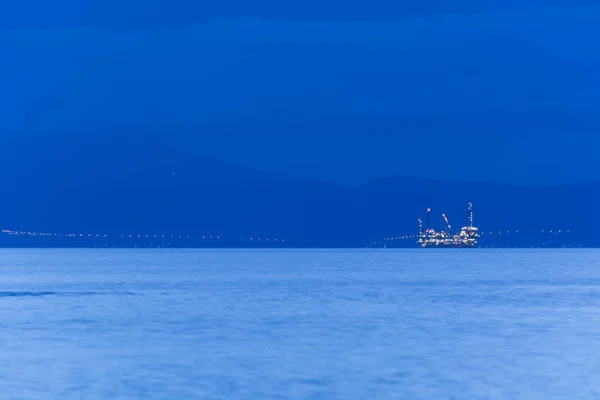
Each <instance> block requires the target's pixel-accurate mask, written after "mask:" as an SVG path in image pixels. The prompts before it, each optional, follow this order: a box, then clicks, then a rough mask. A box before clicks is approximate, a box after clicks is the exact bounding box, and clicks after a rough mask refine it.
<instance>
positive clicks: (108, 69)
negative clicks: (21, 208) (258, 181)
mask: <svg viewBox="0 0 600 400" xmlns="http://www.w3.org/2000/svg"><path fill="white" fill-rule="evenodd" d="M46 3H47V2H34V1H31V0H30V1H29V2H27V1H25V2H20V3H19V4H17V5H11V6H9V9H8V11H7V12H6V13H5V14H3V16H2V17H0V22H2V23H3V24H2V25H3V26H4V28H2V29H0V52H1V53H2V54H3V58H4V61H3V62H2V63H1V64H0V87H1V88H2V97H0V106H1V108H0V133H1V134H3V135H25V134H28V135H33V136H35V135H64V134H77V135H98V134H104V133H111V132H119V133H122V134H133V133H140V132H143V133H145V134H147V135H156V136H169V137H175V138H177V140H179V141H181V142H182V143H184V144H185V145H186V146H187V147H188V148H190V149H192V150H193V151H196V152H198V154H206V155H210V156H216V157H220V158H223V159H225V160H228V161H231V162H236V163H241V164H245V165H248V166H251V167H256V168H261V169H266V170H270V171H273V172H276V173H281V174H286V175H291V176H300V177H306V178H314V179H324V180H329V181H333V182H338V183H342V184H356V183H359V182H362V181H364V180H367V179H372V178H376V177H384V176H390V175H405V176H418V177H431V178H439V179H447V180H484V181H493V182H509V183H518V184H555V183H565V182H576V181H586V180H594V179H600V166H599V165H598V163H597V162H596V161H595V159H596V156H595V154H596V152H597V151H598V150H600V137H599V136H598V132H600V113H599V111H600V74H598V72H597V71H599V70H600V24H598V23H597V21H599V20H600V8H598V7H596V8H595V7H592V6H590V4H591V3H592V2H588V1H570V2H568V3H567V2H563V1H554V2H550V1H545V2H519V6H509V4H510V2H506V1H504V2H499V1H496V2H492V1H487V2H485V1H484V2H480V6H479V7H478V8H477V9H474V8H472V7H471V6H469V5H468V2H466V1H449V0H448V1H445V2H439V1H438V2H431V3H419V4H420V6H415V5H414V4H412V2H411V3H404V2H390V1H383V0H379V1H372V2H362V3H363V4H359V3H343V2H334V1H324V2H316V1H315V2H312V1H308V2H306V1H305V2H302V3H300V2H296V3H294V2H290V3H286V4H287V5H286V6H283V5H282V2H243V3H242V2H233V1H230V2H225V3H219V5H213V6H210V7H208V8H207V7H204V8H202V7H199V6H193V5H192V4H193V3H191V2H184V1H171V2H160V1H148V2H133V1H123V2H119V4H118V5H117V4H116V2H115V3H114V4H112V3H110V2H102V3H100V2H88V3H87V4H86V5H81V4H78V3H79V2H75V1H65V0H58V1H57V2H54V3H53V6H52V7H50V6H48V5H47V4H46ZM542 3H543V4H544V5H543V6H542V5H541V4H542ZM11 7H12V8H11Z"/></svg>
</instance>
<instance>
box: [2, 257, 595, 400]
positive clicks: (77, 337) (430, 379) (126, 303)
mask: <svg viewBox="0 0 600 400" xmlns="http://www.w3.org/2000/svg"><path fill="white" fill-rule="evenodd" d="M0 274H1V275H0V346H1V347H0V349H1V351H0V398H1V399H6V400H12V399H44V400H49V399H60V400H70V399H85V400H95V399H115V400H118V399H144V400H153V399H165V400H166V399H168V400H178V399H182V400H185V399H203V400H211V399H215V400H216V399H223V400H236V399H252V400H262V399H340V400H353V399H361V400H362V399H367V400H370V399H382V400H385V399H544V400H545V399H561V400H564V399H600V251H593V250H587V251H579V250H565V251H558V250H557V251H555V250H544V251H538V250H504V251H503V250H495V251H483V250H482V251H480V250H472V251H468V250H467V251H462V250H456V251H452V250H450V251H443V250H442V251H435V250H434V251H426V250H421V251H417V250H415V251H393V250H392V251H192V250H182V251H178V250H1V251H0Z"/></svg>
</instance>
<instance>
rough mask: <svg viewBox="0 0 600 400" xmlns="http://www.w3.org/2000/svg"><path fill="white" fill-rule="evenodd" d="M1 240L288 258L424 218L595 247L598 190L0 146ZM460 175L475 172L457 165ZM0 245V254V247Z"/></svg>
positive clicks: (84, 143)
mask: <svg viewBox="0 0 600 400" xmlns="http://www.w3.org/2000/svg"><path fill="white" fill-rule="evenodd" d="M0 155H1V156H2V161H1V162H2V164H3V165H2V168H1V169H0V182H1V185H0V195H1V197H0V199H1V200H0V202H1V203H0V204H1V209H2V216H1V218H0V228H2V229H14V230H25V231H27V230H29V231H37V232H44V231H45V232H79V231H82V232H105V233H110V234H119V233H127V232H130V233H131V232H140V233H158V234H161V233H172V234H189V235H204V234H210V235H223V236H224V237H230V238H231V237H249V236H254V237H261V236H262V237H279V238H285V239H286V243H288V244H289V245H290V246H317V247H321V246H342V247H345V246H351V247H354V246H364V245H366V244H368V243H370V242H372V241H373V240H376V239H379V238H384V237H389V236H399V235H412V234H416V233H417V232H418V223H417V218H419V217H421V218H423V217H424V216H425V210H426V208H428V207H431V208H432V220H433V222H434V223H435V224H436V225H437V227H440V228H441V227H442V226H443V221H442V219H441V213H446V214H447V215H448V216H449V218H450V222H451V223H452V224H453V225H454V226H456V227H459V226H461V225H463V224H464V223H465V221H466V203H467V202H468V201H473V202H474V205H475V222H476V225H478V226H479V227H481V229H482V230H484V231H505V230H511V231H512V230H522V231H523V232H537V231H541V230H550V229H552V230H569V231H570V232H572V238H573V240H576V241H578V242H579V243H586V244H587V245H590V246H596V245H599V244H600V213H599V212H598V211H597V209H596V207H597V206H598V204H599V200H600V182H593V183H588V184H576V185H564V186H559V187H544V188H540V187H536V188H526V187H514V186H506V185H496V184H488V183H446V182H438V181H434V180H423V179H410V178H394V179H385V180H376V181H371V182H369V183H367V184H365V185H362V186H360V187H357V188H345V187H340V186H336V185H332V184H328V183H323V182H317V181H305V180H290V179H283V178H279V177H276V176H273V175H270V174H267V173H263V172H260V171H254V170H251V169H248V168H245V167H241V166H237V165H230V164H227V163H224V162H221V161H219V160H215V159H210V158H201V157H197V156H194V155H191V154H189V153H187V152H185V151H182V150H180V149H177V148H176V147H171V146H168V145H165V144H164V143H158V142H152V141H146V140H144V139H139V138H138V139H135V138H130V139H123V138H115V137H105V138H100V137H96V138H94V139H90V138H80V139H72V138H71V139H70V140H58V139H55V138H47V139H44V140H41V139H40V140H36V141H35V142H34V143H32V142H22V141H13V142H9V141H5V143H3V144H2V148H1V149H0ZM465 168H476V166H470V165H469V164H468V160H467V161H465ZM0 244H1V243H0Z"/></svg>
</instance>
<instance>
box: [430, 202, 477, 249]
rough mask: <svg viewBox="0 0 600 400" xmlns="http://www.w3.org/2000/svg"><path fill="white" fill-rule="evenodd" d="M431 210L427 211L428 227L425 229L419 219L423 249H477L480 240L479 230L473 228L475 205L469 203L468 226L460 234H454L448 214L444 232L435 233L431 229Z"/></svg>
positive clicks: (444, 216) (445, 218)
mask: <svg viewBox="0 0 600 400" xmlns="http://www.w3.org/2000/svg"><path fill="white" fill-rule="evenodd" d="M430 216H431V209H427V227H426V229H424V228H423V221H421V220H420V219H419V227H420V231H419V244H420V245H421V247H434V248H443V247H476V246H477V240H478V239H479V229H478V228H476V227H475V226H473V203H471V202H469V208H468V216H467V225H466V226H464V227H462V228H461V230H460V232H457V233H454V234H453V233H452V226H451V225H450V222H449V221H448V217H446V214H442V218H443V219H444V222H445V223H446V229H445V230H444V231H435V230H434V229H432V228H431V225H430V222H431V219H430Z"/></svg>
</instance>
